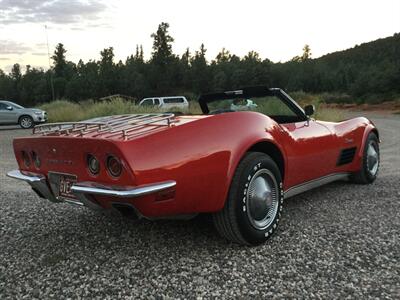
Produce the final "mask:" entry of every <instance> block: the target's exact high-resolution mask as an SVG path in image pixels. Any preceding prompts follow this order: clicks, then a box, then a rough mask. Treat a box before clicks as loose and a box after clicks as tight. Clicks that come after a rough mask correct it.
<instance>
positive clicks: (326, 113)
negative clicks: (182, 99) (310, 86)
mask: <svg viewBox="0 0 400 300" xmlns="http://www.w3.org/2000/svg"><path fill="white" fill-rule="evenodd" d="M299 103H300V104H301V105H302V106H304V105H306V104H314V105H315V106H316V114H315V116H314V117H315V118H316V119H319V120H325V121H340V120H342V119H343V113H341V111H340V110H338V109H331V108H327V107H324V106H323V101H321V99H320V98H318V97H316V96H308V95H307V98H303V99H300V101H299ZM39 108H40V109H43V110H45V111H47V114H48V116H49V122H51V123H53V122H74V121H82V120H87V119H91V118H96V117H102V116H109V115H122V114H143V113H156V112H160V111H159V109H157V108H152V107H146V106H138V105H134V104H132V102H130V101H126V100H123V99H113V100H111V101H107V102H106V101H104V102H94V101H92V100H87V101H83V102H80V103H75V102H70V101H67V100H56V101H53V102H50V103H46V104H43V105H41V106H40V107H39ZM267 108H268V106H266V107H265V109H266V110H267ZM171 110H173V111H182V110H180V109H171ZM268 111H270V109H269V108H268ZM182 112H183V113H189V114H201V109H200V106H199V104H198V103H197V102H194V101H191V102H190V104H189V109H188V110H185V111H182ZM260 112H262V110H261V111H260Z"/></svg>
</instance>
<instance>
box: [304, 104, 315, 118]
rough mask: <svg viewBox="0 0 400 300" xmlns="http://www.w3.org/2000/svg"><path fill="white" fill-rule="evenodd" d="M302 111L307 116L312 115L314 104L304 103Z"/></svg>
mask: <svg viewBox="0 0 400 300" xmlns="http://www.w3.org/2000/svg"><path fill="white" fill-rule="evenodd" d="M304 113H305V114H306V116H307V117H310V116H312V115H313V114H314V113H315V107H314V105H306V106H305V107H304Z"/></svg>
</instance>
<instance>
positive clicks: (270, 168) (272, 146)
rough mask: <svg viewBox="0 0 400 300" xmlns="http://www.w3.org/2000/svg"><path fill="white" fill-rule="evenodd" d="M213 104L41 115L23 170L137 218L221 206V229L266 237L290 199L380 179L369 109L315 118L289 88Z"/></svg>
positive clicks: (20, 152) (61, 193)
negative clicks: (336, 118) (46, 119)
mask: <svg viewBox="0 0 400 300" xmlns="http://www.w3.org/2000/svg"><path fill="white" fill-rule="evenodd" d="M199 103H200V107H201V109H202V111H203V114H202V115H182V114H178V113H176V114H175V115H174V114H172V113H160V114H141V115H121V116H110V117H104V118H98V119H94V120H89V121H85V122H77V123H57V124H46V125H40V126H37V127H35V128H34V129H33V135H32V136H30V137H25V138H16V139H15V140H14V151H15V156H16V159H17V161H18V165H19V170H14V171H11V172H9V173H8V176H10V177H13V178H16V179H20V180H23V181H26V182H28V183H29V184H30V185H31V186H32V188H33V190H34V191H35V192H36V193H37V194H38V195H39V196H40V197H42V198H47V199H48V200H50V201H52V202H67V203H72V204H77V205H83V206H86V207H88V208H90V209H93V210H100V211H104V210H110V209H115V210H118V211H120V212H121V213H122V214H123V215H126V216H130V217H135V218H136V217H139V218H140V217H144V218H147V219H159V218H176V217H178V218H190V217H193V216H195V215H196V214H199V213H212V215H213V220H214V222H215V226H216V228H217V230H218V231H219V233H220V234H221V235H222V236H223V237H225V238H227V239H229V240H231V241H234V242H237V243H241V244H252V245H254V244H260V243H262V242H264V241H266V240H267V239H268V238H269V237H270V236H271V234H273V233H274V231H275V229H276V228H277V225H278V223H279V220H280V218H281V213H282V203H283V199H284V198H285V199H286V198H289V197H291V196H293V195H296V194H298V193H301V192H304V191H307V190H309V189H312V188H315V187H318V186H320V185H322V184H325V183H328V182H332V181H335V180H351V181H353V182H356V183H363V184H367V183H372V182H373V181H374V180H375V178H376V176H377V173H378V168H379V133H378V131H377V129H376V128H375V126H374V125H373V124H372V122H371V121H369V120H368V119H366V118H354V119H350V120H347V121H343V122H339V123H332V122H322V121H317V120H314V119H313V118H311V115H312V114H313V112H314V107H313V106H306V107H305V108H304V110H303V109H302V108H301V107H300V106H299V105H298V104H297V103H296V102H295V101H294V100H293V99H292V98H290V97H289V96H288V95H287V94H286V93H285V92H284V91H282V90H281V89H277V88H272V89H271V88H266V87H252V88H244V89H240V90H234V91H227V92H222V93H214V94H206V95H203V96H201V97H200V99H199Z"/></svg>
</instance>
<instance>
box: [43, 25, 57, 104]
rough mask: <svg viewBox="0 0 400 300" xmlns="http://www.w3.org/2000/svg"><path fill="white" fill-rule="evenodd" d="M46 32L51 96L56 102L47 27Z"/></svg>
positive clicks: (45, 27)
mask: <svg viewBox="0 0 400 300" xmlns="http://www.w3.org/2000/svg"><path fill="white" fill-rule="evenodd" d="M44 31H45V32H46V43H47V58H48V59H49V74H50V86H51V95H52V98H53V101H54V100H55V99H54V98H55V96H54V84H53V72H52V71H51V63H50V49H49V37H48V35H47V25H44Z"/></svg>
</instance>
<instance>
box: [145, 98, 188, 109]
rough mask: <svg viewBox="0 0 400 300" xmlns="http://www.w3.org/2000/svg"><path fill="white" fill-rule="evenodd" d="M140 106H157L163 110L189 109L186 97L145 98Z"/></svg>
mask: <svg viewBox="0 0 400 300" xmlns="http://www.w3.org/2000/svg"><path fill="white" fill-rule="evenodd" d="M139 105H140V106H156V107H159V108H162V109H171V108H181V109H187V108H188V107H189V102H188V101H187V99H186V97H184V96H171V97H153V98H144V99H143V100H141V101H140V102H139Z"/></svg>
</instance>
